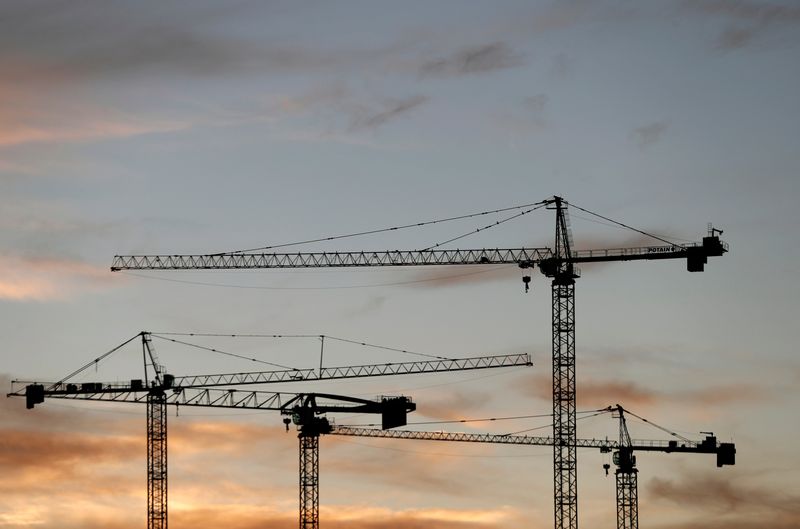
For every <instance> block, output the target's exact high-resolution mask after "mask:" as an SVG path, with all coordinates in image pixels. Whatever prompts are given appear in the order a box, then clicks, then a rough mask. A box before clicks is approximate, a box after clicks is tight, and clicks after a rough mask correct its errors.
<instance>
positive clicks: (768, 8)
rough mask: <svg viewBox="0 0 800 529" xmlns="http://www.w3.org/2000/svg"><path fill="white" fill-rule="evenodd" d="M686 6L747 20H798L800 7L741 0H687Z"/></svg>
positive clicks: (799, 18)
mask: <svg viewBox="0 0 800 529" xmlns="http://www.w3.org/2000/svg"><path fill="white" fill-rule="evenodd" d="M684 5H685V6H686V7H687V8H690V9H693V10H696V11H699V12H703V13H707V14H712V15H726V16H729V17H733V18H737V19H740V20H744V21H749V22H758V23H770V22H779V21H780V22H800V7H794V6H791V7H790V6H781V5H776V4H774V3H765V2H753V1H742V0H687V1H686V2H684Z"/></svg>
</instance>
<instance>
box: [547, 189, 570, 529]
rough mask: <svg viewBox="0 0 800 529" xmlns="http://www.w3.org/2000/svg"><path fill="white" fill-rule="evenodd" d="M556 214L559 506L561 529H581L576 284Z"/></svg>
mask: <svg viewBox="0 0 800 529" xmlns="http://www.w3.org/2000/svg"><path fill="white" fill-rule="evenodd" d="M553 207H554V209H555V210H556V237H555V255H554V257H553V262H552V264H551V263H548V262H543V263H542V264H541V265H540V269H541V270H542V271H543V272H544V273H545V276H547V277H551V278H552V283H551V287H552V303H553V312H552V317H553V325H552V331H553V366H552V367H553V438H554V439H555V441H556V442H555V443H554V445H553V503H554V508H553V511H554V517H555V528H556V529H577V527H578V457H577V448H576V446H575V442H576V439H577V416H576V407H575V279H576V278H577V277H578V274H577V273H576V269H575V268H574V265H573V263H572V261H571V258H572V235H571V233H570V227H569V221H568V217H567V211H566V205H565V204H564V203H563V201H562V199H561V197H554V198H553Z"/></svg>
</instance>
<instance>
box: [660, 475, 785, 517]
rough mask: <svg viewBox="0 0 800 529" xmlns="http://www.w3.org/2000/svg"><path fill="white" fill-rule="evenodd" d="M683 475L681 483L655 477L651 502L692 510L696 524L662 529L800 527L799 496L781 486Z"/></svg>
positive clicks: (735, 478) (743, 479)
mask: <svg viewBox="0 0 800 529" xmlns="http://www.w3.org/2000/svg"><path fill="white" fill-rule="evenodd" d="M730 472H736V469H730V470H729V471H728V472H726V473H722V472H719V471H717V472H714V473H705V472H698V471H690V472H687V471H683V472H682V475H681V476H680V477H679V478H678V479H666V478H658V477H654V478H652V479H651V480H650V482H649V483H648V485H647V495H648V498H652V499H653V500H654V501H656V502H659V503H670V504H676V505H680V506H681V508H682V509H693V510H694V511H695V513H694V519H695V520H696V522H690V523H683V524H680V523H673V524H661V525H659V527H661V528H663V529H699V528H700V527H707V528H712V529H722V528H734V529H758V528H760V527H774V528H779V529H789V528H790V527H798V525H799V524H800V496H798V495H797V494H796V492H794V491H790V490H785V489H782V488H780V487H779V486H773V485H764V484H758V483H757V482H758V480H757V479H754V476H752V475H747V474H743V473H741V472H738V473H736V475H735V476H731V475H730Z"/></svg>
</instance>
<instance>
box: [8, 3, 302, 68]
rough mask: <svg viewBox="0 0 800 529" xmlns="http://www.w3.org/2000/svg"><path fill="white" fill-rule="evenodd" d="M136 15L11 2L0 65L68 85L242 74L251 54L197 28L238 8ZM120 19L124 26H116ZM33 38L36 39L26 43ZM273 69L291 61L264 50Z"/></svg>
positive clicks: (107, 6) (109, 8)
mask: <svg viewBox="0 0 800 529" xmlns="http://www.w3.org/2000/svg"><path fill="white" fill-rule="evenodd" d="M175 6H176V4H174V3H173V4H172V5H170V4H162V5H161V6H160V8H159V9H149V10H142V9H137V8H136V7H134V6H132V5H129V4H126V3H124V2H122V3H108V2H101V1H85V2H80V3H77V4H76V3H71V2H70V3H68V2H63V1H61V0H45V1H43V2H36V3H31V2H24V1H18V2H15V1H10V2H3V3H2V7H0V49H2V50H3V52H0V61H2V62H6V61H8V60H14V59H16V58H18V57H24V58H25V59H26V61H27V67H26V69H25V70H24V72H22V73H23V74H27V75H23V77H22V79H21V80H23V81H25V80H35V79H36V78H37V77H39V76H41V75H48V72H49V75H52V74H53V72H55V73H58V74H62V75H64V76H65V77H68V78H77V79H85V78H87V77H96V76H103V77H109V76H117V75H120V74H127V73H135V72H141V71H148V70H149V71H153V72H158V73H171V74H186V75H207V74H223V73H226V72H230V71H232V70H236V69H240V68H242V67H243V66H244V65H245V64H246V63H247V62H248V61H249V60H253V59H255V58H256V57H257V56H258V55H257V50H256V49H254V48H253V47H252V46H249V45H247V43H246V42H243V41H242V40H240V39H230V38H225V37H223V36H220V35H214V34H213V33H212V32H211V31H208V30H205V31H204V30H202V29H200V28H203V27H204V26H205V27H208V26H209V24H208V22H210V21H211V20H213V19H215V18H217V19H223V18H224V16H225V15H228V14H230V13H235V12H236V11H238V10H237V9H234V8H232V7H231V6H228V7H229V9H225V10H221V9H215V8H213V7H212V8H209V7H202V6H199V5H198V6H194V8H193V9H191V10H187V9H175ZM121 20H124V21H125V23H124V24H120V23H119V21H121ZM32 35H39V36H40V38H32ZM265 57H266V58H267V59H269V60H271V61H273V62H276V63H280V62H282V61H290V60H291V56H287V54H285V53H283V50H279V49H270V50H265Z"/></svg>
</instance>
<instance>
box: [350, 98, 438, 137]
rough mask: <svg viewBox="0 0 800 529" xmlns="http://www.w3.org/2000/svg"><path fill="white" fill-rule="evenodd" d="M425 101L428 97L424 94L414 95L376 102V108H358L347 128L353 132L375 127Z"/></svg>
mask: <svg viewBox="0 0 800 529" xmlns="http://www.w3.org/2000/svg"><path fill="white" fill-rule="evenodd" d="M427 101H428V98H427V97H426V96H423V95H415V96H411V97H407V98H404V99H387V100H384V101H382V102H380V103H379V104H378V106H377V108H366V107H363V108H359V109H357V110H356V111H355V112H353V116H352V118H351V121H350V126H349V127H348V130H350V131H351V132H355V131H361V130H373V129H377V128H378V127H381V126H382V125H384V124H386V123H387V122H389V121H390V120H393V119H395V118H397V117H399V116H401V115H403V114H406V113H408V112H410V111H411V110H413V109H415V108H417V107H419V106H421V105H423V104H424V103H425V102H427Z"/></svg>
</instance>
